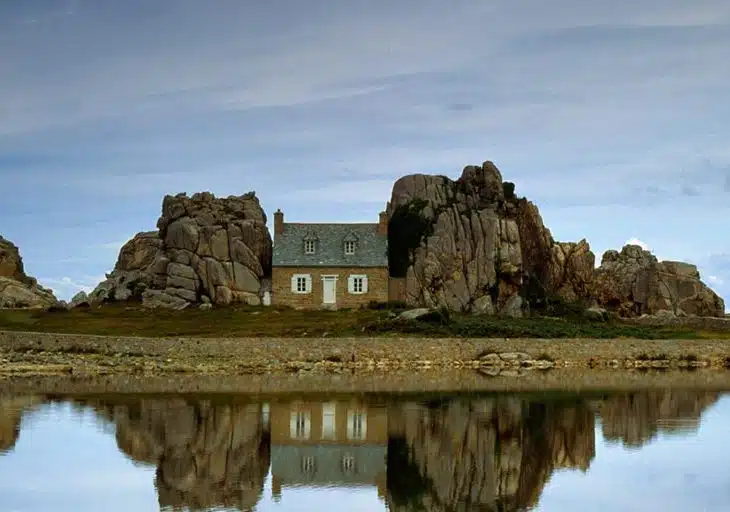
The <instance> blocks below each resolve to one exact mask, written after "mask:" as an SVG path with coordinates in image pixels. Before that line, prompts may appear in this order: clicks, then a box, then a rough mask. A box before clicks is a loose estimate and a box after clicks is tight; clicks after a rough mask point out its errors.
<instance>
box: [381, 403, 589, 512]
mask: <svg viewBox="0 0 730 512" xmlns="http://www.w3.org/2000/svg"><path fill="white" fill-rule="evenodd" d="M398 416H402V417H401V418H398ZM389 423H394V426H393V428H391V436H392V438H391V443H390V446H389V453H388V458H389V460H388V509H389V510H393V511H400V510H403V511H405V510H433V511H442V510H527V509H531V507H534V506H535V505H536V504H537V503H538V501H539V497H540V494H541V493H542V490H543V487H544V486H545V484H546V483H547V481H548V480H549V478H550V476H551V474H552V472H553V471H555V470H556V469H563V468H575V469H580V470H582V471H585V470H587V469H588V467H589V465H590V463H591V461H592V460H593V457H594V456H595V435H594V416H593V413H592V412H591V410H590V409H589V408H588V407H587V405H586V404H585V403H584V402H579V401H577V402H573V403H571V402H565V403H548V404H541V403H537V402H534V403H533V402H527V401H522V400H520V399H519V398H517V397H500V398H495V399H484V400H469V401H453V402H451V403H449V404H448V405H446V406H443V407H439V408H428V407H426V406H424V405H416V404H405V405H403V406H399V407H398V409H396V410H394V411H393V412H392V413H391V416H390V419H389ZM398 430H400V432H399V431H398ZM398 438H400V439H403V441H404V442H405V445H406V449H405V450H403V449H398V446H397V443H394V442H393V441H394V440H396V439H398ZM391 448H393V449H392V450H391ZM398 459H400V460H398ZM403 459H405V460H403ZM409 473H411V474H409ZM412 473H415V474H412Z"/></svg>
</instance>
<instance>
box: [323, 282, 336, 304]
mask: <svg viewBox="0 0 730 512" xmlns="http://www.w3.org/2000/svg"><path fill="white" fill-rule="evenodd" d="M322 286H323V287H324V288H323V291H322V302H323V303H325V304H334V303H335V302H336V301H337V297H336V286H337V278H336V277H334V276H326V277H323V278H322Z"/></svg>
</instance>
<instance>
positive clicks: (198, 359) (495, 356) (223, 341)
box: [0, 331, 730, 377]
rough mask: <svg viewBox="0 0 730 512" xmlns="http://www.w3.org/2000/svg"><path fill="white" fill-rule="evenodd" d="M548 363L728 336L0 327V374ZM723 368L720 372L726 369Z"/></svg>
mask: <svg viewBox="0 0 730 512" xmlns="http://www.w3.org/2000/svg"><path fill="white" fill-rule="evenodd" d="M555 368H576V369H577V368H581V369H596V368H614V369H619V368H623V369H635V368H656V369H664V370H666V369H674V368H715V369H722V370H725V369H728V370H730V341H726V340H718V341H713V340H637V339H613V340H602V339H595V340H594V339H549V340H548V339H505V338H503V339H493V338H478V339H469V338H455V339H439V338H421V339H419V338H413V337H406V338H399V337H387V338H365V337H358V338H327V337H324V338H210V337H208V338H195V337H168V338H142V337H119V336H90V335H69V334H49V333H29V332H14V331H0V375H18V374H25V375H38V374H57V375H64V374H65V375H74V376H77V377H79V376H96V375H110V374H132V375H140V374H144V375H164V374H183V373H185V374H197V375H243V374H262V373H289V374H304V373H329V374H337V373H342V372H346V371H368V372H374V373H384V374H387V373H391V372H394V371H423V370H433V371H447V370H448V371H452V370H470V371H471V370H478V371H481V372H484V373H487V374H494V375H496V374H498V373H502V374H505V375H510V374H519V373H521V372H525V371H531V370H535V371H541V370H547V369H555ZM729 373H730V372H729Z"/></svg>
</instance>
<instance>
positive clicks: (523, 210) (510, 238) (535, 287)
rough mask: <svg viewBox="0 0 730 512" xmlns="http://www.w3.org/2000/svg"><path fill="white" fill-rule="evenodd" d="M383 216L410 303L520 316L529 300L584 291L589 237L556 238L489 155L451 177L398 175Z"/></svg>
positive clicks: (581, 294) (579, 295) (590, 264)
mask: <svg viewBox="0 0 730 512" xmlns="http://www.w3.org/2000/svg"><path fill="white" fill-rule="evenodd" d="M388 216H389V219H390V225H389V245H390V254H389V257H390V267H391V273H392V274H393V275H394V276H395V277H403V278H405V281H406V285H405V289H406V297H405V299H406V302H408V303H409V304H410V305H412V306H425V307H445V308H448V309H450V310H452V311H471V312H474V313H486V314H491V313H495V312H498V313H502V314H506V315H510V316H521V315H522V314H523V312H524V311H525V310H526V306H527V305H528V304H529V303H532V305H538V303H539V302H540V300H545V298H546V297H549V296H553V295H558V296H564V297H565V298H566V299H571V300H577V299H579V298H583V297H584V296H585V295H586V293H587V291H588V283H589V282H590V278H591V274H592V271H593V267H594V265H593V261H594V257H593V253H591V251H590V247H589V246H588V243H587V242H586V241H585V240H582V241H581V242H579V243H577V244H563V243H557V242H555V241H554V240H553V238H552V235H551V234H550V231H549V230H548V229H547V228H545V226H544V225H543V222H542V218H541V217H540V214H539V212H538V210H537V207H536V206H535V205H534V204H532V203H530V202H529V201H527V200H526V199H518V198H516V197H515V196H514V186H513V185H512V184H509V183H505V182H503V181H502V175H501V173H500V171H499V170H498V169H497V167H496V166H495V165H494V164H493V163H492V162H488V161H487V162H484V164H483V165H481V166H473V165H470V166H467V167H465V168H464V170H463V172H462V175H461V177H460V178H459V179H458V180H456V181H452V180H450V179H449V178H447V177H445V176H430V175H424V174H414V175H409V176H405V177H403V178H400V179H399V180H398V181H396V183H395V184H394V186H393V192H392V196H391V200H390V202H389V204H388ZM533 296H534V297H533Z"/></svg>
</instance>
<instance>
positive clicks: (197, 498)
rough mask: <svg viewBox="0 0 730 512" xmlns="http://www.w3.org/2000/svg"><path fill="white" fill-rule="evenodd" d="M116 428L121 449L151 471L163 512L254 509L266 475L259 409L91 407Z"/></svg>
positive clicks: (174, 402) (167, 403)
mask: <svg viewBox="0 0 730 512" xmlns="http://www.w3.org/2000/svg"><path fill="white" fill-rule="evenodd" d="M87 405H90V406H92V407H93V408H94V409H95V410H96V411H97V412H99V413H100V414H101V415H102V416H103V417H105V418H106V419H108V420H109V421H110V422H112V423H113V424H114V425H115V428H116V437H117V444H118V446H119V449H120V450H121V451H122V452H124V453H126V454H127V455H128V456H129V457H131V458H132V459H133V460H135V461H139V462H142V463H145V464H151V465H154V466H155V467H156V468H157V473H156V477H155V488H156V489H157V493H158V498H159V504H160V506H161V507H162V508H170V509H174V510H182V509H185V510H211V509H223V508H226V509H228V508H235V509H236V510H253V508H254V507H255V506H256V504H257V503H258V502H259V500H260V498H261V495H262V492H263V486H264V479H265V478H266V474H267V472H268V469H269V440H268V437H267V436H268V435H267V434H266V432H265V430H264V424H263V422H262V418H261V406H260V404H230V403H228V404H214V403H211V402H208V401H194V402H188V401H185V400H182V399H180V398H174V399H168V400H140V401H138V402H128V403H103V402H96V403H93V402H89V403H88V404H87Z"/></svg>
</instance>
